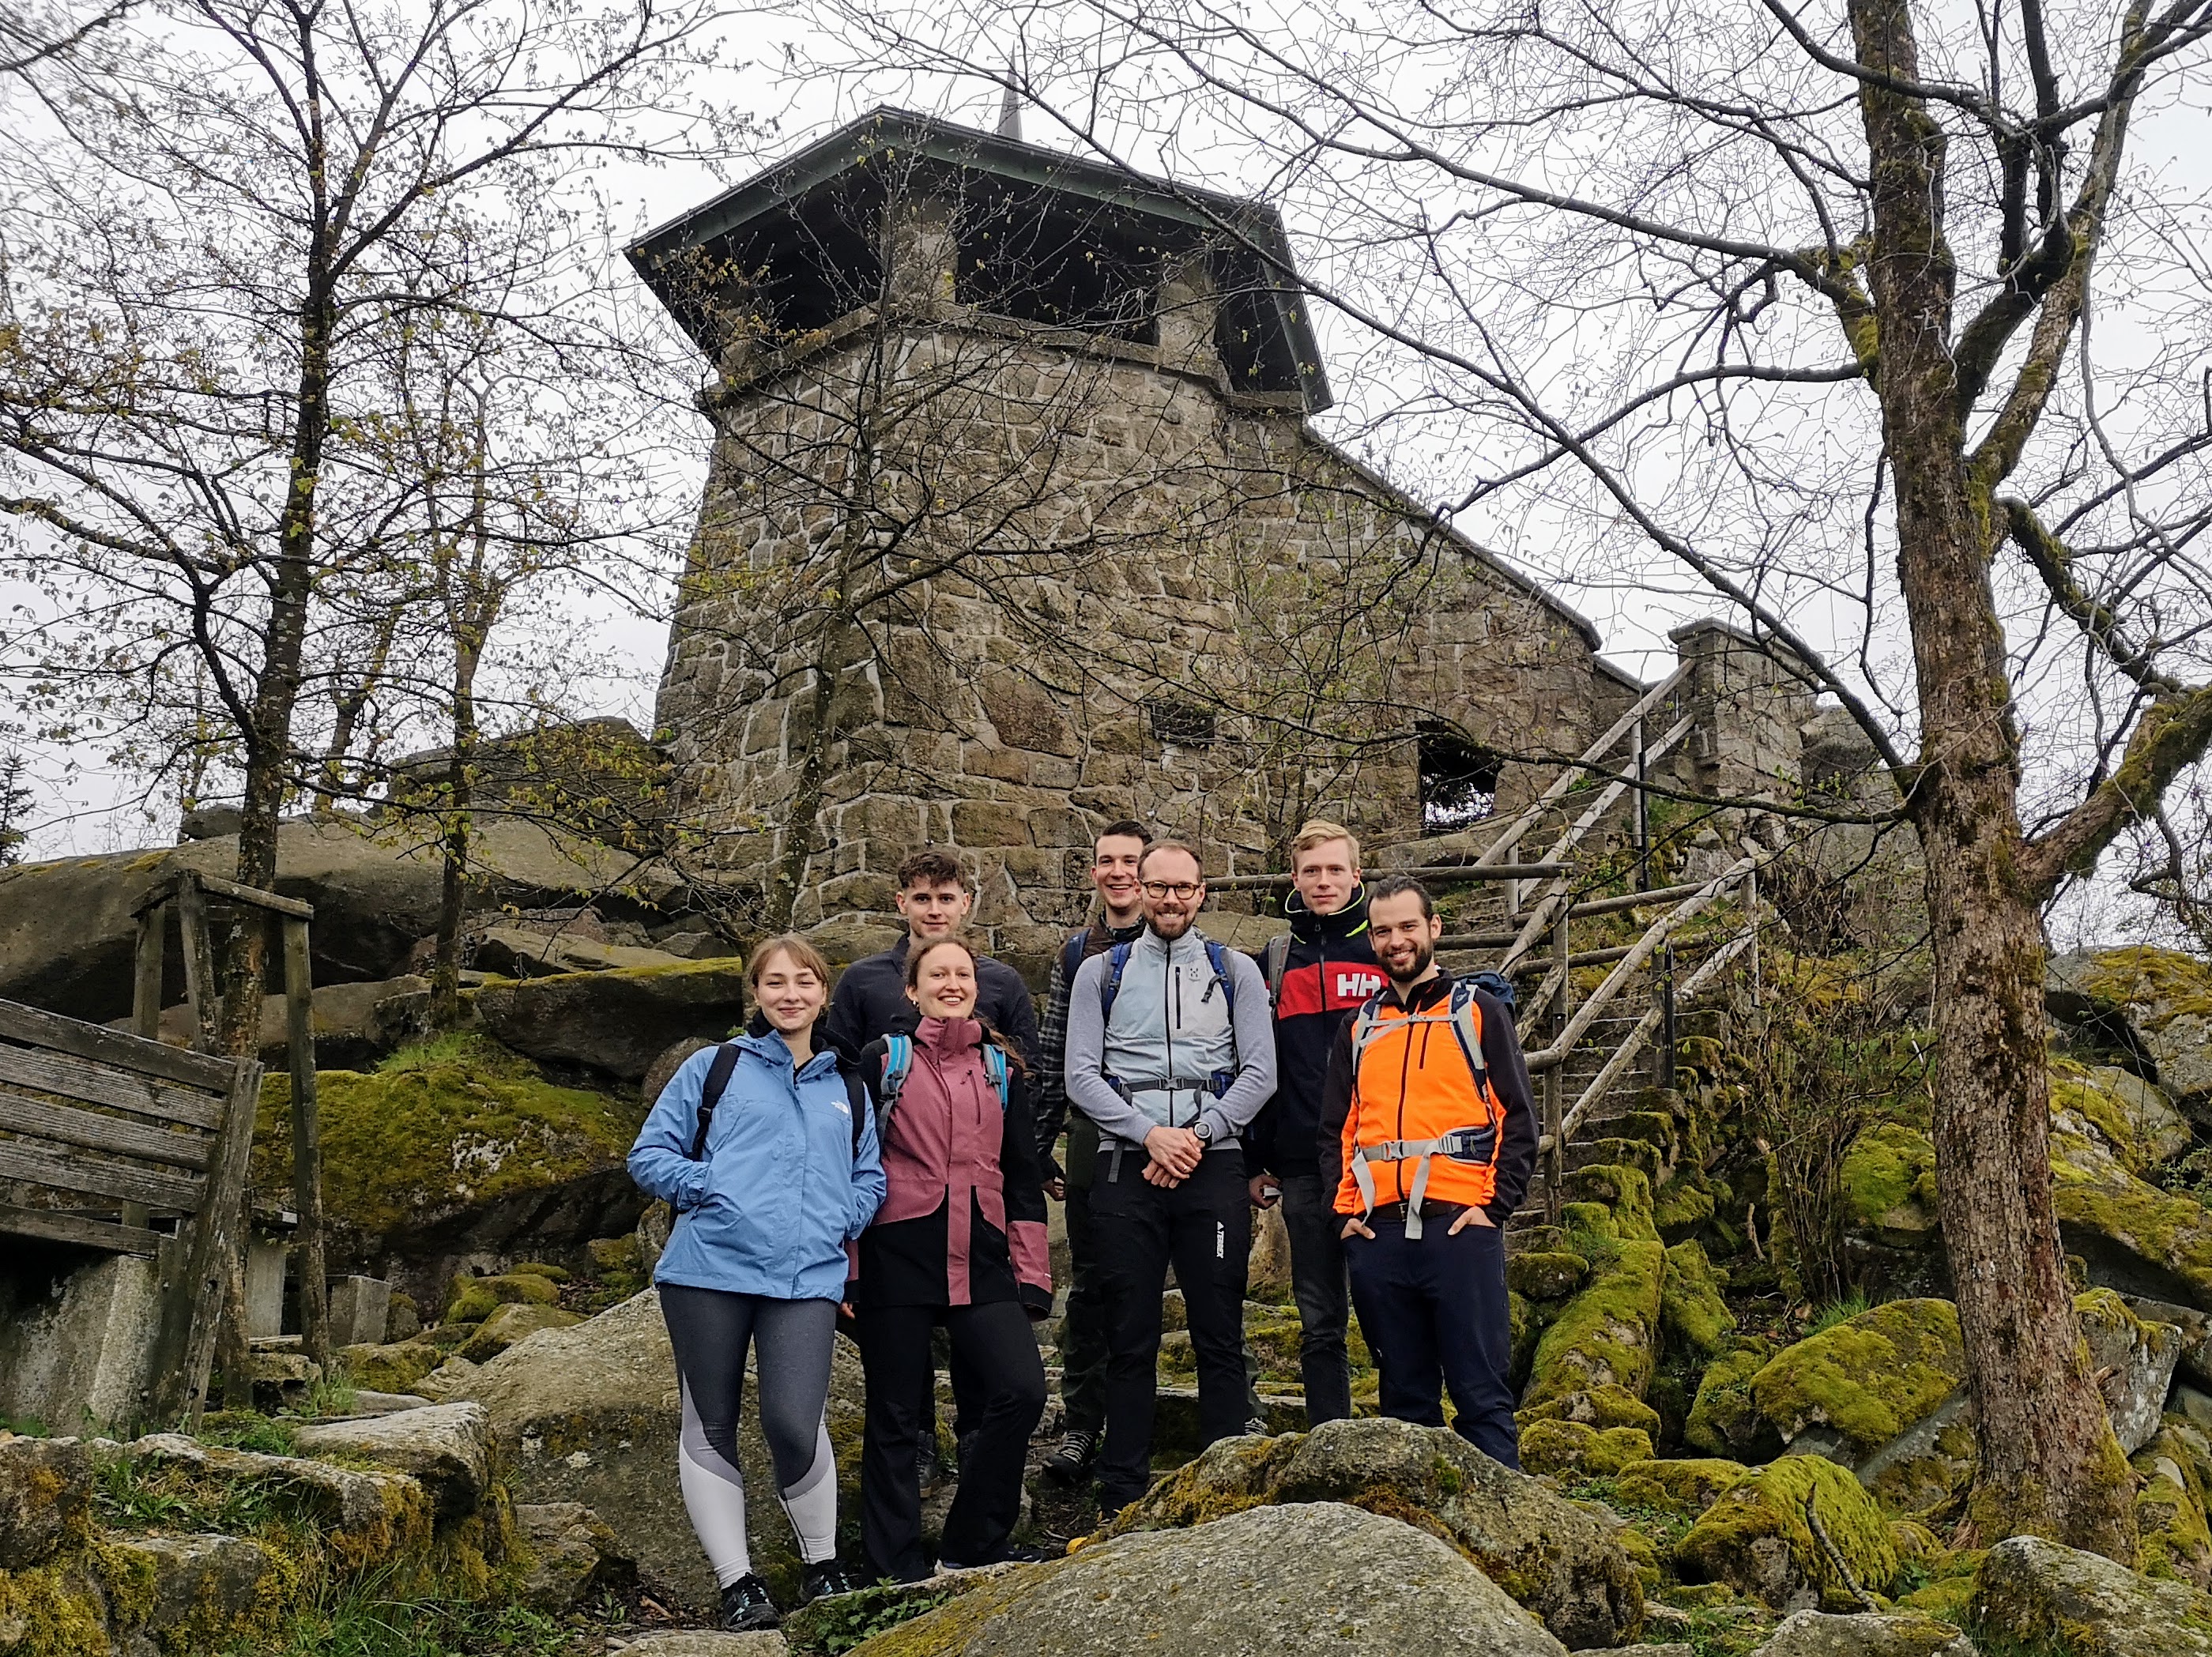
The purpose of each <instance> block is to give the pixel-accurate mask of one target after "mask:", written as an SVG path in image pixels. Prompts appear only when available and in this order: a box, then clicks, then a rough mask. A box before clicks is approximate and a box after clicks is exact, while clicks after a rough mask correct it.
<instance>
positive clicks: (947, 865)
mask: <svg viewBox="0 0 2212 1657" xmlns="http://www.w3.org/2000/svg"><path fill="white" fill-rule="evenodd" d="M898 883H899V889H898V892H897V894H896V896H894V897H893V899H892V900H891V901H893V902H895V903H896V904H897V905H898V912H899V913H900V914H902V915H903V916H904V917H905V918H906V936H905V937H904V938H901V939H899V941H898V942H897V943H896V944H892V945H891V947H890V949H888V950H883V951H881V952H880V953H878V954H876V955H871V956H862V957H861V958H860V960H858V961H855V962H854V963H853V964H852V965H851V966H849V967H848V968H845V971H844V973H843V974H842V976H841V977H839V979H838V980H837V993H836V995H835V996H833V997H831V998H830V1001H829V1018H828V1020H827V1021H826V1023H825V1026H824V1031H825V1034H826V1035H827V1036H828V1039H829V1041H830V1042H831V1043H833V1044H834V1045H835V1046H836V1048H837V1050H838V1051H839V1052H840V1053H844V1054H846V1055H847V1056H848V1058H850V1057H857V1056H858V1055H859V1053H860V1049H861V1048H862V1047H866V1046H867V1045H868V1043H869V1042H871V1041H876V1040H877V1039H878V1038H879V1037H882V1036H885V1035H890V1034H891V1032H892V1031H893V1030H895V1029H898V1028H899V1022H898V1021H899V1020H900V1019H902V1018H903V1017H906V1016H907V1015H908V1013H910V1012H911V1011H913V1004H912V1003H910V1002H909V1001H908V999H907V998H906V952H907V948H908V945H909V944H915V943H917V942H919V943H924V944H927V943H929V942H931V941H932V940H933V939H936V938H945V937H948V936H950V935H951V933H954V932H958V931H959V930H960V929H961V927H963V926H965V925H966V924H967V920H968V913H969V910H971V909H973V908H974V907H975V888H974V887H973V886H972V885H971V884H970V883H969V879H968V871H967V870H966V869H964V868H963V867H962V866H961V863H960V859H958V858H957V857H955V856H954V855H953V854H952V853H950V852H948V851H945V850H944V849H943V848H942V847H935V846H925V847H922V848H921V850H920V851H918V852H910V853H908V854H907V856H906V858H905V859H904V860H903V861H902V862H901V863H900V865H899V866H898ZM975 1016H976V1017H979V1018H981V1020H982V1021H983V1022H984V1023H987V1024H988V1025H990V1026H991V1027H992V1028H993V1029H995V1030H997V1031H998V1032H999V1034H1000V1035H1003V1036H1005V1037H1006V1040H1007V1041H1011V1042H1012V1043H1013V1044H1014V1045H1015V1046H1016V1047H1019V1048H1020V1049H1021V1053H1022V1059H1023V1060H1024V1063H1026V1064H1027V1065H1029V1066H1030V1068H1031V1069H1032V1070H1035V1069H1036V1067H1037V1065H1038V1062H1039V1058H1040V1055H1039V1053H1038V1051H1037V1026H1036V1003H1035V1002H1033V1001H1032V1000H1030V986H1028V985H1026V984H1024V983H1023V982H1022V975H1021V974H1019V973H1018V972H1016V971H1015V970H1014V969H1013V968H1012V967H1009V966H1007V965H1006V963H1005V962H1002V961H994V960H993V959H991V957H990V956H977V957H976V958H975Z"/></svg>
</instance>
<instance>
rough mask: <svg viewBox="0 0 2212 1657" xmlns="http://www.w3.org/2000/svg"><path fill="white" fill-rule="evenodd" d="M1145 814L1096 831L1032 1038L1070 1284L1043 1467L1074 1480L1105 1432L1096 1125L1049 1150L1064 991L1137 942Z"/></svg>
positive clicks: (1040, 1137)
mask: <svg viewBox="0 0 2212 1657" xmlns="http://www.w3.org/2000/svg"><path fill="white" fill-rule="evenodd" d="M1151 843H1152V835H1151V833H1150V832H1149V831H1147V830H1146V828H1145V825H1144V824H1142V823H1141V822H1133V821H1132V820H1130V819H1129V818H1127V817H1124V818H1122V819H1121V821H1120V822H1109V823H1108V824H1107V825H1106V826H1105V827H1104V828H1103V829H1100V830H1099V831H1098V836H1097V839H1096V840H1095V841H1092V843H1091V886H1092V888H1093V889H1096V890H1097V894H1098V913H1097V916H1096V917H1095V918H1094V919H1093V920H1091V924H1090V925H1089V926H1085V927H1084V928H1083V929H1082V930H1081V931H1080V932H1072V933H1070V934H1069V935H1068V937H1067V939H1066V942H1065V943H1064V944H1061V946H1060V954H1059V956H1058V957H1057V958H1056V959H1055V960H1054V962H1053V963H1052V989H1051V991H1050V992H1049V993H1048V995H1047V996H1046V997H1045V1008H1044V1019H1043V1022H1042V1024H1041V1025H1040V1026H1039V1027H1038V1029H1039V1035H1038V1044H1039V1045H1040V1046H1041V1047H1043V1049H1044V1063H1043V1064H1042V1065H1040V1066H1039V1067H1038V1071H1037V1085H1036V1095H1037V1161H1038V1162H1039V1163H1040V1164H1041V1165H1042V1167H1043V1168H1044V1171H1045V1187H1044V1188H1045V1193H1046V1194H1047V1195H1048V1196H1051V1197H1054V1198H1057V1199H1060V1200H1062V1201H1064V1202H1066V1205H1067V1255H1068V1265H1069V1268H1070V1270H1069V1273H1068V1277H1069V1282H1068V1285H1067V1309H1066V1312H1065V1313H1064V1314H1062V1315H1061V1318H1060V1397H1061V1399H1063V1400H1064V1402H1065V1406H1066V1435H1065V1436H1063V1437H1062V1438H1061V1440H1060V1444H1059V1447H1058V1448H1056V1449H1054V1451H1053V1453H1052V1454H1050V1455H1048V1456H1047V1457H1046V1458H1045V1459H1044V1467H1043V1471H1044V1472H1045V1473H1046V1474H1047V1475H1048V1477H1050V1478H1054V1479H1057V1480H1058V1481H1060V1483H1061V1484H1073V1483H1074V1482H1075V1481H1076V1480H1078V1479H1079V1478H1083V1477H1084V1476H1085V1474H1087V1473H1088V1472H1090V1471H1091V1463H1092V1462H1093V1461H1095V1460H1097V1455H1098V1442H1099V1440H1100V1438H1101V1437H1102V1436H1103V1435H1104V1433H1105V1431H1106V1327H1105V1317H1106V1308H1105V1306H1104V1304H1103V1302H1102V1301H1101V1299H1100V1297H1099V1289H1098V1272H1097V1266H1098V1262H1097V1250H1096V1248H1095V1247H1094V1245H1093V1244H1092V1242H1091V1171H1092V1167H1093V1164H1095V1163H1096V1162H1097V1157H1098V1128H1097V1124H1096V1123H1094V1122H1093V1121H1092V1120H1091V1119H1090V1118H1089V1117H1088V1116H1085V1114H1083V1113H1082V1112H1081V1111H1078V1112H1076V1113H1075V1119H1074V1120H1073V1121H1071V1122H1068V1123H1067V1167H1066V1170H1065V1171H1063V1170H1062V1169H1061V1168H1060V1164H1059V1162H1058V1161H1057V1160H1056V1159H1055V1158H1054V1155H1053V1147H1054V1142H1055V1141H1057V1140H1058V1139H1059V1138H1060V1124H1061V1123H1062V1121H1063V1120H1066V1117H1067V1078H1066V1077H1065V1076H1063V1075H1062V1074H1061V1073H1060V1072H1061V1068H1062V1066H1063V1065H1065V1064H1066V1059H1067V994H1068V991H1069V990H1070V989H1071V988H1073V986H1074V983H1075V974H1077V973H1078V972H1079V971H1080V970H1081V969H1082V967H1083V963H1084V962H1086V961H1088V960H1090V959H1091V956H1094V955H1103V954H1105V953H1106V951H1107V950H1110V949H1112V948H1113V947H1114V946H1115V944H1133V943H1134V942H1135V941H1136V939H1137V937H1138V935H1139V933H1141V932H1143V931H1144V930H1145V907H1144V905H1145V897H1144V889H1143V888H1142V886H1141V885H1139V883H1138V879H1137V864H1138V860H1139V859H1141V858H1142V857H1143V856H1144V854H1145V847H1147V846H1148V845H1150V844H1151Z"/></svg>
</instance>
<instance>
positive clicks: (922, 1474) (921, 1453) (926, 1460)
mask: <svg viewBox="0 0 2212 1657" xmlns="http://www.w3.org/2000/svg"><path fill="white" fill-rule="evenodd" d="M914 1466H915V1484H916V1485H917V1486H918V1487H919V1488H920V1490H921V1493H922V1494H923V1495H924V1496H927V1495H928V1494H929V1493H930V1492H931V1491H932V1490H935V1489H936V1488H937V1481H938V1480H939V1479H940V1478H943V1477H944V1476H945V1466H944V1464H943V1463H942V1462H940V1461H939V1460H938V1459H937V1441H936V1440H935V1439H933V1438H925V1439H924V1440H922V1441H921V1448H920V1449H918V1450H916V1451H915V1456H914Z"/></svg>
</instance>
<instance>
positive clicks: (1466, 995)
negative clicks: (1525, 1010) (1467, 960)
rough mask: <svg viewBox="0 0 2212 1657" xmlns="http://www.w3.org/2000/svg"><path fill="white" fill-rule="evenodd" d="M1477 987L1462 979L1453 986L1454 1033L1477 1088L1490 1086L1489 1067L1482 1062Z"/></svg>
mask: <svg viewBox="0 0 2212 1657" xmlns="http://www.w3.org/2000/svg"><path fill="white" fill-rule="evenodd" d="M1474 992H1475V985H1474V980H1471V979H1465V978H1462V979H1460V980H1457V981H1456V982H1455V983H1454V984H1453V985H1452V992H1451V1022H1452V1032H1453V1034H1455V1035H1457V1036H1458V1037H1459V1045H1460V1050H1461V1051H1462V1052H1463V1053H1466V1054H1467V1067H1468V1069H1469V1070H1471V1071H1474V1084H1475V1086H1476V1087H1478V1088H1480V1087H1486V1086H1487V1085H1488V1084H1489V1079H1490V1077H1489V1067H1488V1066H1487V1065H1485V1064H1484V1063H1483V1061H1482V1029H1481V1023H1480V1020H1481V1016H1482V1015H1481V1010H1480V1008H1478V1007H1477V1006H1476V1005H1474Z"/></svg>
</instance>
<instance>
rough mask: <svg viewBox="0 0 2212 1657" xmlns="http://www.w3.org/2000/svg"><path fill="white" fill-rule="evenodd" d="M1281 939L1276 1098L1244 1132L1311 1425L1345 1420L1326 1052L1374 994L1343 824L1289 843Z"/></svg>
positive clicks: (1269, 957) (1273, 953)
mask: <svg viewBox="0 0 2212 1657" xmlns="http://www.w3.org/2000/svg"><path fill="white" fill-rule="evenodd" d="M1291 886H1292V890H1291V895H1290V898H1289V900H1288V901H1286V902H1285V905H1284V907H1285V911H1286V912H1287V913H1289V915H1290V918H1291V932H1290V936H1289V937H1288V938H1279V939H1277V940H1275V941H1274V942H1273V943H1272V944H1269V945H1268V946H1267V950H1265V951H1263V952H1262V954H1261V967H1262V968H1263V969H1264V970H1265V971H1266V973H1267V992H1268V997H1269V998H1270V999H1271V1000H1272V1001H1273V1004H1274V1012H1275V1096H1274V1098H1273V1100H1271V1101H1270V1102H1268V1104H1267V1108H1265V1109H1263V1110H1262V1111H1261V1113H1260V1117H1259V1120H1258V1121H1257V1122H1255V1124H1254V1128H1255V1132H1253V1133H1252V1134H1250V1135H1249V1136H1248V1143H1249V1144H1251V1146H1252V1149H1253V1152H1254V1157H1255V1162H1257V1164H1258V1168H1259V1170H1260V1171H1259V1172H1257V1173H1256V1174H1255V1175H1254V1177H1253V1179H1252V1182H1251V1183H1252V1201H1253V1204H1254V1205H1255V1206H1257V1207H1260V1208H1269V1207H1272V1206H1273V1205H1274V1203H1275V1201H1276V1199H1277V1197H1278V1195H1279V1196H1280V1198H1281V1200H1282V1205H1283V1226H1284V1229H1285V1231H1287V1232H1288V1233H1289V1235H1290V1242H1291V1296H1292V1298H1294V1299H1295V1300H1296V1301H1297V1307H1298V1324H1299V1329H1300V1333H1299V1340H1298V1369H1299V1371H1300V1374H1301V1377H1302V1378H1303V1380H1304V1382H1305V1393H1306V1419H1307V1420H1308V1421H1309V1422H1310V1423H1312V1424H1313V1425H1315V1426H1316V1427H1318V1426H1320V1425H1321V1423H1322V1422H1324V1421H1337V1420H1341V1419H1342V1418H1344V1417H1347V1416H1349V1415H1350V1414H1351V1413H1352V1370H1351V1365H1350V1363H1349V1361H1348V1359H1347V1358H1346V1353H1345V1331H1346V1327H1347V1326H1348V1323H1349V1319H1350V1308H1351V1295H1350V1289H1349V1285H1348V1284H1347V1283H1346V1278H1345V1275H1344V1244H1343V1241H1341V1240H1340V1238H1339V1236H1338V1235H1337V1233H1338V1231H1339V1230H1340V1229H1341V1228H1342V1225H1343V1222H1342V1221H1341V1220H1340V1219H1339V1218H1338V1217H1337V1215H1336V1211H1335V1209H1334V1199H1335V1196H1336V1193H1335V1192H1334V1190H1330V1189H1325V1188H1324V1187H1323V1186H1322V1176H1321V1165H1320V1152H1319V1140H1320V1137H1321V1108H1322V1087H1323V1085H1324V1083H1326V1082H1327V1080H1328V1055H1329V1049H1330V1048H1331V1047H1334V1045H1335V1043H1336V1038H1337V1035H1338V1034H1339V1032H1340V1031H1341V1030H1342V1029H1344V1026H1345V1023H1346V1021H1347V1020H1348V1019H1350V1018H1351V1017H1352V1014H1353V1013H1354V1012H1356V1011H1358V1009H1359V1005H1360V1004H1361V1003H1362V1002H1364V1001H1365V1000H1366V999H1367V998H1368V997H1369V996H1370V995H1372V994H1374V993H1375V992H1376V991H1377V990H1379V989H1381V988H1382V987H1383V984H1384V982H1385V980H1384V977H1383V969H1382V968H1380V967H1378V966H1376V964H1375V951H1374V950H1373V948H1372V947H1371V946H1370V944H1369V942H1368V937H1367V889H1366V888H1365V887H1364V885H1362V884H1361V883H1360V872H1359V842H1358V840H1356V839H1355V838H1353V836H1352V831H1351V830H1350V829H1346V827H1345V826H1344V825H1343V824H1342V823H1340V822H1328V820H1327V819H1325V818H1321V817H1316V818H1315V819H1313V820H1312V821H1311V822H1308V823H1307V824H1306V825H1305V826H1304V828H1302V829H1299V830H1298V833H1297V839H1295V840H1293V841H1291Z"/></svg>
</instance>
